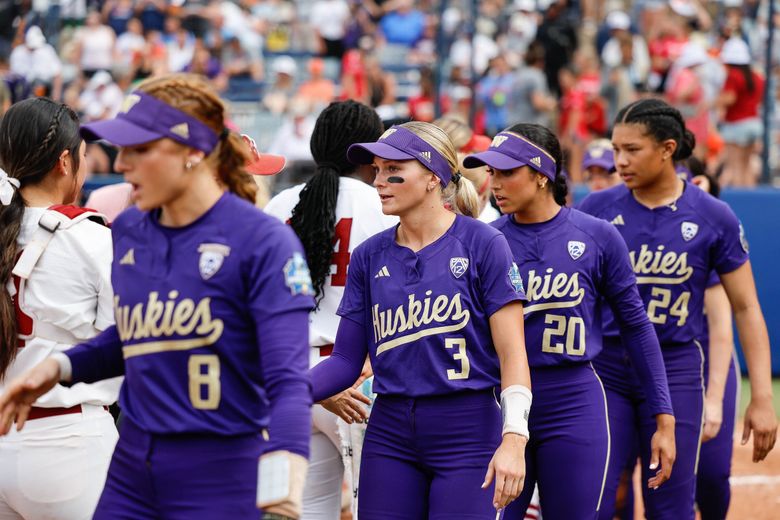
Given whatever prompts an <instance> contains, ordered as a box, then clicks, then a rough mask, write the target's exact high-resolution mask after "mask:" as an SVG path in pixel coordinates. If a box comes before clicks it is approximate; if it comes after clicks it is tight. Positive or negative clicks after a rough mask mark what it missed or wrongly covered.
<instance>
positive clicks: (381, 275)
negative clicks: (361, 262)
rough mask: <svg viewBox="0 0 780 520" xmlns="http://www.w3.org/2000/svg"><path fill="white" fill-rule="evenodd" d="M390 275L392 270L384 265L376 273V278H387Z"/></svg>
mask: <svg viewBox="0 0 780 520" xmlns="http://www.w3.org/2000/svg"><path fill="white" fill-rule="evenodd" d="M388 276H390V271H388V270H387V266H386V265H385V266H382V269H380V270H379V272H378V273H376V274H375V275H374V278H385V277H388Z"/></svg>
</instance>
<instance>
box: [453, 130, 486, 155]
mask: <svg viewBox="0 0 780 520" xmlns="http://www.w3.org/2000/svg"><path fill="white" fill-rule="evenodd" d="M490 142H491V139H490V138H489V137H488V136H486V135H479V134H474V135H472V136H471V139H469V142H468V143H466V144H464V145H463V148H461V149H460V151H461V153H475V152H484V151H485V150H487V149H488V148H490Z"/></svg>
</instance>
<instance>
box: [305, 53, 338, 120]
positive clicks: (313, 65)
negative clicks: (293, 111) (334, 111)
mask: <svg viewBox="0 0 780 520" xmlns="http://www.w3.org/2000/svg"><path fill="white" fill-rule="evenodd" d="M308 68H309V79H307V80H306V81H304V82H303V83H301V86H300V87H299V88H298V94H297V97H300V98H303V99H306V100H308V101H309V103H311V104H312V106H314V107H316V108H324V107H325V106H327V105H328V104H329V103H330V102H331V101H333V100H334V99H335V97H336V85H335V84H334V83H333V82H332V81H331V80H329V79H328V78H326V77H325V76H323V73H324V72H325V63H324V62H323V61H322V58H311V59H310V60H309V66H308Z"/></svg>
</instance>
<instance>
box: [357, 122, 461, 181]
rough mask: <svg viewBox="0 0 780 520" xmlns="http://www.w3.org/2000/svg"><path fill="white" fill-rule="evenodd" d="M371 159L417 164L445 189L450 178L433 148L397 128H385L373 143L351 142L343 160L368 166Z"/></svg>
mask: <svg viewBox="0 0 780 520" xmlns="http://www.w3.org/2000/svg"><path fill="white" fill-rule="evenodd" d="M374 157H379V158H381V159H385V160H388V161H408V160H411V159H414V160H417V161H420V164H422V165H423V166H425V167H426V168H427V169H429V170H431V171H432V172H433V174H434V175H436V177H438V178H439V181H440V182H441V185H442V186H443V187H446V186H447V184H449V183H450V179H452V168H451V167H450V163H448V162H447V159H445V158H444V156H443V155H441V154H440V153H439V152H438V151H436V148H434V147H433V146H431V145H429V144H428V143H427V142H426V141H425V140H424V139H422V138H421V137H418V136H417V134H415V133H414V132H411V131H409V130H407V129H406V128H403V127H401V126H392V127H390V128H388V129H387V130H386V131H385V133H384V134H382V137H380V138H379V140H378V141H377V142H375V143H355V144H353V145H352V146H350V147H349V150H347V159H349V161H350V162H351V163H353V164H371V163H373V162H374Z"/></svg>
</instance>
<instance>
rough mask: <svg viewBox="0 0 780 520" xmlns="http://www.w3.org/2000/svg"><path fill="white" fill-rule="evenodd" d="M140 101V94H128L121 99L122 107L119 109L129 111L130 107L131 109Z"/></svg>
mask: <svg viewBox="0 0 780 520" xmlns="http://www.w3.org/2000/svg"><path fill="white" fill-rule="evenodd" d="M140 101H141V96H139V95H138V94H130V95H129V96H127V97H126V98H125V100H124V101H122V108H120V109H119V111H120V112H124V113H125V114H126V113H128V112H130V109H132V108H133V107H134V106H135V105H137V104H138V103H139V102H140Z"/></svg>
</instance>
